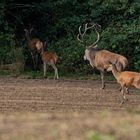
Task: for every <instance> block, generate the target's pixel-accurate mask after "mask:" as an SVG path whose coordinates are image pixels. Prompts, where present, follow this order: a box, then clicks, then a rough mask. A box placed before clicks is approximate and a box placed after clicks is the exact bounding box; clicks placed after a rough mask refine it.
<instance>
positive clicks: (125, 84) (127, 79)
mask: <svg viewBox="0 0 140 140" xmlns="http://www.w3.org/2000/svg"><path fill="white" fill-rule="evenodd" d="M109 69H110V70H111V71H112V73H113V75H114V77H115V78H116V80H117V82H118V83H119V84H120V85H121V93H122V94H123V101H122V103H124V102H125V101H126V100H127V99H126V97H125V93H128V92H129V87H131V86H133V87H136V88H138V89H140V73H138V72H132V71H123V72H119V71H118V70H117V68H116V65H115V64H111V65H110V68H109Z"/></svg>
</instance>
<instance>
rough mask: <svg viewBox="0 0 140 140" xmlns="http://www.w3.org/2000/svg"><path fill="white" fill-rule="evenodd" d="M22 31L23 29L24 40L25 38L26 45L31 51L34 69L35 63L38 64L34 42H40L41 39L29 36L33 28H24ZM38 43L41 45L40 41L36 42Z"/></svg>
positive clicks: (35, 67)
mask: <svg viewBox="0 0 140 140" xmlns="http://www.w3.org/2000/svg"><path fill="white" fill-rule="evenodd" d="M24 31H25V37H26V40H27V46H28V49H29V51H30V53H31V57H32V61H33V67H34V70H36V69H37V64H38V51H37V46H36V44H37V43H38V42H41V40H40V39H39V38H32V37H31V33H32V31H33V28H31V29H30V30H27V29H24ZM38 44H40V45H42V43H38ZM40 47H41V46H40Z"/></svg>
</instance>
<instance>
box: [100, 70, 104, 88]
mask: <svg viewBox="0 0 140 140" xmlns="http://www.w3.org/2000/svg"><path fill="white" fill-rule="evenodd" d="M100 74H101V81H102V89H104V88H105V82H104V72H103V71H100Z"/></svg>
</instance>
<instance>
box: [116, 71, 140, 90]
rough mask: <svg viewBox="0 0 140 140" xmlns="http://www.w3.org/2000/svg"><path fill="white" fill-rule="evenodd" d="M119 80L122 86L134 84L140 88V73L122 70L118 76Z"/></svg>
mask: <svg viewBox="0 0 140 140" xmlns="http://www.w3.org/2000/svg"><path fill="white" fill-rule="evenodd" d="M117 82H118V83H119V84H120V85H121V86H125V87H131V86H133V87H136V88H138V89H140V73H137V72H131V71H124V72H121V73H120V74H119V75H118V77H117Z"/></svg>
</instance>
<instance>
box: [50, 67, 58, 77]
mask: <svg viewBox="0 0 140 140" xmlns="http://www.w3.org/2000/svg"><path fill="white" fill-rule="evenodd" d="M51 66H52V67H53V69H54V71H55V74H54V79H55V78H56V79H59V76H58V69H57V67H56V66H55V64H52V65H51Z"/></svg>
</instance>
